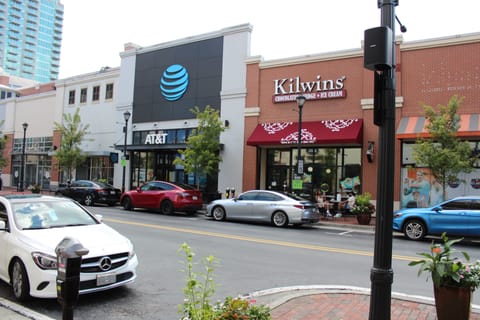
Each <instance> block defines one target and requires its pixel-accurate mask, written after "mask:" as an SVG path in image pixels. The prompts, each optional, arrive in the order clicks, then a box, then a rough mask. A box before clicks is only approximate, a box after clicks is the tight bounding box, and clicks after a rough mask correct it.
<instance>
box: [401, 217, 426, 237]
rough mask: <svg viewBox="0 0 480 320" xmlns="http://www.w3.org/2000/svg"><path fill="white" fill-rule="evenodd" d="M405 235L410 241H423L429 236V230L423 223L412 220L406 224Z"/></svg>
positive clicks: (404, 227)
mask: <svg viewBox="0 0 480 320" xmlns="http://www.w3.org/2000/svg"><path fill="white" fill-rule="evenodd" d="M403 233H404V234H405V237H407V239H409V240H415V241H417V240H422V239H423V238H424V237H425V236H426V235H427V228H426V226H425V223H423V222H422V221H420V220H417V219H412V220H408V221H407V222H405V225H404V226H403Z"/></svg>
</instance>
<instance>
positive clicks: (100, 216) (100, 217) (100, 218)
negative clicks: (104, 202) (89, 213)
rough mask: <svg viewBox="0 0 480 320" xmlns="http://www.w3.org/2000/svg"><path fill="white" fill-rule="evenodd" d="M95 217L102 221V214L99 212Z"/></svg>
mask: <svg viewBox="0 0 480 320" xmlns="http://www.w3.org/2000/svg"><path fill="white" fill-rule="evenodd" d="M95 218H97V220H98V221H100V222H103V215H101V214H96V215H95Z"/></svg>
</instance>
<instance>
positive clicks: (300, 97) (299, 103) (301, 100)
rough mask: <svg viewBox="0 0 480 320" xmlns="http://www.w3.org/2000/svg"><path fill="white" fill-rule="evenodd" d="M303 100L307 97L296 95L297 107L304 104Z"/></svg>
mask: <svg viewBox="0 0 480 320" xmlns="http://www.w3.org/2000/svg"><path fill="white" fill-rule="evenodd" d="M305 100H307V99H306V98H305V97H304V96H302V95H300V96H297V105H298V107H299V108H301V107H303V105H304V104H305Z"/></svg>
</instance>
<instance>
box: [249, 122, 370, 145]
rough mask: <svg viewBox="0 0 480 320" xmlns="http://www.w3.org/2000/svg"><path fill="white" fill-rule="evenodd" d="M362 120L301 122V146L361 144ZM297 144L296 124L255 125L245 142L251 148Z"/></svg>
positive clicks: (273, 123)
mask: <svg viewBox="0 0 480 320" xmlns="http://www.w3.org/2000/svg"><path fill="white" fill-rule="evenodd" d="M362 125H363V121H362V119H347V120H322V121H306V122H302V144H355V145H361V144H362ZM297 143H298V123H297V122H271V123H261V124H259V125H257V127H256V128H255V130H253V133H252V134H251V135H250V137H249V138H248V140H247V144H248V145H251V146H258V145H279V144H297Z"/></svg>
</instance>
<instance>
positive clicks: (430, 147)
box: [413, 95, 474, 198]
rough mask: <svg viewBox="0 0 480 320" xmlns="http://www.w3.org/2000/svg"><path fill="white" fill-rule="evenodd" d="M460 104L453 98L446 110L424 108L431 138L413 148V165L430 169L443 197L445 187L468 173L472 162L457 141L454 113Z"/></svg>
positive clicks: (457, 121)
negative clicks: (460, 174)
mask: <svg viewBox="0 0 480 320" xmlns="http://www.w3.org/2000/svg"><path fill="white" fill-rule="evenodd" d="M462 101H463V98H459V97H458V96H456V95H455V96H453V97H452V98H451V99H450V101H449V102H448V105H447V106H444V105H438V106H437V109H438V110H436V109H434V108H433V107H431V106H424V109H425V117H426V120H427V125H426V129H427V131H428V133H429V134H430V136H431V138H428V139H426V138H425V139H424V138H421V139H417V142H416V144H415V146H414V148H413V156H414V158H415V162H416V163H417V164H420V165H422V166H426V167H428V168H430V169H431V172H432V175H433V176H434V177H435V179H436V180H437V181H438V183H440V184H441V185H442V187H443V191H444V193H445V190H446V185H447V184H448V183H449V182H452V181H456V180H457V176H458V174H459V173H462V172H465V173H469V172H471V171H472V163H473V160H474V159H473V158H472V150H471V148H470V145H469V144H468V142H467V141H463V140H460V139H459V138H458V137H457V132H458V129H459V127H460V116H459V115H458V114H457V112H458V109H459V107H460V104H461V103H462ZM444 198H445V194H444Z"/></svg>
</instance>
